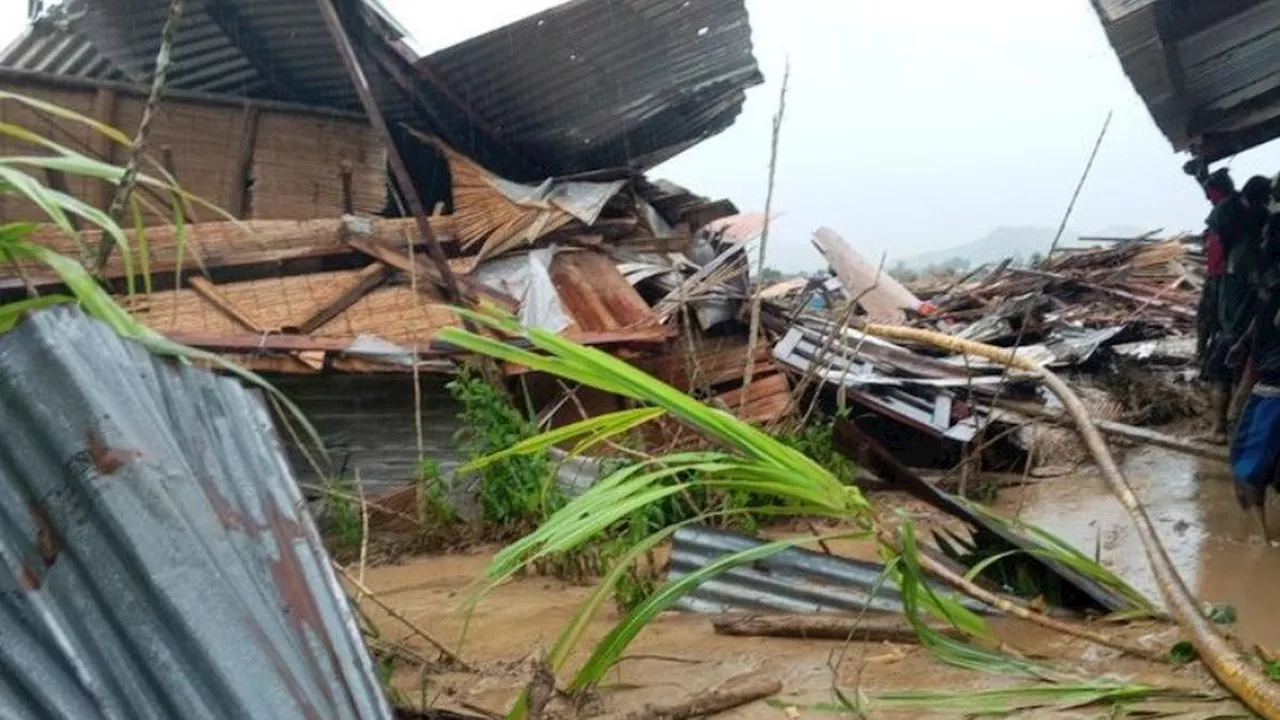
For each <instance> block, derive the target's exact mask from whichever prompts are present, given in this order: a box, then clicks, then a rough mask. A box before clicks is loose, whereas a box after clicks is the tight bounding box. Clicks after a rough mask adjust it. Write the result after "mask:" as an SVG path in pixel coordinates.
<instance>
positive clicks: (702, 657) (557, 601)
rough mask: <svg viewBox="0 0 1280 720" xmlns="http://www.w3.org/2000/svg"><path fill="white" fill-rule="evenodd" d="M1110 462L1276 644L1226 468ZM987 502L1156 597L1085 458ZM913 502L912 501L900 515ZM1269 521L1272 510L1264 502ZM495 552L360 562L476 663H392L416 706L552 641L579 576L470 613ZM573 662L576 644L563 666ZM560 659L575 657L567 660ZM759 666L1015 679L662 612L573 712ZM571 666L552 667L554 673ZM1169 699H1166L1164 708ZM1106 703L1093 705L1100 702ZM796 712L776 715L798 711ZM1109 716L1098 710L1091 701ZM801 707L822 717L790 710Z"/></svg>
mask: <svg viewBox="0 0 1280 720" xmlns="http://www.w3.org/2000/svg"><path fill="white" fill-rule="evenodd" d="M1121 460H1122V462H1121V464H1122V469H1123V470H1124V472H1125V475H1126V477H1128V478H1129V480H1130V482H1131V483H1132V485H1133V486H1134V489H1135V491H1136V492H1137V493H1138V495H1139V497H1140V498H1141V500H1142V501H1143V502H1144V504H1145V505H1146V507H1147V511H1148V513H1150V515H1151V518H1152V520H1153V521H1154V522H1155V524H1156V526H1157V528H1158V532H1159V534H1160V537H1161V539H1162V540H1163V541H1164V543H1165V546H1166V548H1167V549H1168V551H1169V553H1170V555H1171V556H1172V558H1173V560H1174V562H1175V564H1176V565H1177V568H1178V570H1179V571H1180V573H1181V574H1182V576H1183V578H1184V579H1185V580H1186V582H1187V583H1188V585H1189V587H1190V588H1191V589H1192V591H1193V592H1194V593H1195V594H1196V595H1197V597H1199V598H1201V599H1202V600H1205V601H1210V602H1225V603H1230V604H1232V605H1234V606H1235V607H1236V609H1237V611H1238V615H1239V623H1238V624H1237V625H1236V626H1235V627H1234V628H1232V634H1234V635H1236V636H1237V637H1238V638H1240V639H1241V640H1243V641H1244V642H1246V643H1247V644H1254V643H1258V644H1261V645H1263V646H1264V647H1266V648H1268V649H1275V648H1280V613H1277V612H1276V611H1275V606H1274V603H1275V602H1276V598H1277V597H1280V594H1278V593H1277V590H1280V587H1278V586H1280V548H1267V547H1264V546H1263V543H1262V538H1261V534H1260V532H1259V530H1258V528H1257V527H1256V522H1255V520H1254V519H1253V518H1252V517H1248V516H1246V515H1245V514H1244V513H1242V512H1240V510H1239V509H1238V508H1237V506H1236V504H1235V498H1234V494H1233V491H1232V487H1231V479H1230V477H1229V475H1228V474H1227V471H1226V468H1225V467H1224V466H1223V465H1222V464H1220V463H1213V462H1209V461H1198V460H1195V459H1191V458H1187V457H1184V456H1181V455H1177V454H1173V453H1169V452H1166V451H1161V450H1148V449H1143V450H1132V451H1129V452H1128V453H1127V454H1125V455H1124V456H1123V457H1122V458H1121ZM873 500H874V501H875V502H877V503H899V504H901V503H902V502H904V500H903V499H902V498H901V497H898V496H896V495H891V496H873ZM997 504H998V506H999V508H1000V509H1001V510H1003V511H1005V512H1006V513H1010V514H1014V513H1017V514H1020V515H1021V517H1023V518H1024V519H1026V520H1028V521H1030V522H1034V523H1036V524H1038V525H1040V526H1042V527H1044V528H1046V529H1048V530H1050V531H1052V532H1054V533H1055V534H1057V535H1059V536H1061V537H1063V538H1065V539H1067V540H1069V541H1070V542H1072V543H1074V544H1075V545H1076V546H1077V547H1079V548H1080V549H1081V550H1082V551H1084V552H1086V553H1088V554H1090V555H1092V554H1094V553H1095V552H1096V553H1097V554H1098V555H1099V556H1100V557H1101V559H1102V561H1103V562H1104V563H1105V564H1107V565H1108V566H1110V567H1112V568H1114V569H1115V570H1117V571H1118V572H1119V573H1120V574H1121V575H1123V576H1124V577H1126V578H1128V579H1129V580H1130V582H1131V583H1132V584H1133V585H1134V586H1135V587H1137V588H1138V589H1139V590H1141V591H1143V592H1144V593H1147V594H1148V595H1149V596H1151V597H1152V598H1153V599H1155V600H1157V601H1159V597H1158V595H1157V593H1156V590H1155V586H1154V581H1153V579H1152V575H1151V572H1150V569H1149V567H1148V565H1147V561H1146V557H1145V555H1144V553H1143V550H1142V546H1141V544H1140V542H1139V541H1138V537H1137V534H1136V533H1135V532H1134V531H1133V530H1132V528H1131V527H1130V525H1129V521H1128V518H1127V516H1126V515H1125V513H1124V510H1123V509H1122V508H1121V507H1120V505H1119V503H1118V502H1117V501H1116V500H1115V498H1113V497H1112V495H1111V494H1110V492H1108V490H1107V489H1106V487H1105V485H1104V484H1103V481H1102V479H1101V477H1100V476H1099V475H1098V474H1097V473H1096V472H1095V471H1093V470H1091V469H1087V468H1086V469H1082V470H1080V471H1078V472H1075V473H1072V474H1068V475H1062V476H1059V477H1053V478H1044V479H1040V480H1036V481H1035V482H1034V483H1032V484H1030V485H1026V486H1023V487H1019V488H1014V489H1011V490H1006V491H1004V492H1003V494H1002V495H1001V497H1000V499H999V501H998V503H997ZM917 510H919V511H920V512H922V513H924V512H926V511H924V510H923V508H912V512H916V511H917ZM1271 511H1272V513H1273V514H1274V515H1275V517H1276V521H1275V525H1276V526H1278V527H1280V507H1274V506H1273V507H1272V508H1271ZM493 550H494V548H483V549H478V550H476V551H473V552H471V553H467V554H460V555H447V556H440V557H428V558H416V559H412V560H409V561H406V562H404V563H401V564H397V565H388V566H383V567H375V568H370V569H368V572H367V576H366V582H367V583H368V585H369V586H370V587H372V588H373V589H374V591H375V592H377V593H378V596H379V598H380V599H381V600H382V601H383V602H385V603H387V604H389V605H391V606H392V607H394V608H396V609H397V610H398V611H399V612H400V613H403V614H404V615H405V617H407V618H408V619H410V620H411V621H412V622H413V623H415V624H416V625H418V626H420V627H421V628H423V629H425V630H426V631H427V632H429V633H431V634H433V635H435V636H436V637H438V638H439V639H441V640H443V641H445V642H446V643H447V644H449V645H450V646H454V647H457V648H459V650H460V653H461V654H462V656H463V657H464V658H465V659H466V660H467V661H468V662H470V663H472V664H473V665H474V669H475V671H474V672H470V673H463V672H442V671H431V672H426V673H424V672H421V671H419V670H418V669H415V668H414V667H412V666H410V665H403V664H402V665H400V666H398V669H397V671H396V674H395V684H396V685H397V686H398V687H400V688H401V689H403V690H404V692H405V693H406V696H407V697H409V698H410V699H411V700H412V701H413V702H414V703H415V704H426V705H431V706H435V707H446V708H452V709H455V710H463V711H468V710H470V711H471V712H472V713H474V712H476V708H482V709H484V710H486V711H493V712H501V711H503V710H505V709H506V708H507V707H508V705H509V704H510V703H511V701H512V700H513V699H514V697H515V696H516V693H517V692H518V691H519V690H520V688H522V687H523V686H524V684H525V683H526V682H527V681H528V679H529V677H530V675H531V668H532V665H531V660H532V659H533V658H536V657H538V656H539V654H540V653H541V652H543V651H544V650H545V649H546V648H548V647H549V646H550V645H551V643H552V642H554V640H555V637H556V635H557V633H558V632H559V630H560V629H561V628H562V627H563V626H564V625H565V623H567V622H568V621H569V619H570V617H571V615H572V613H573V609H574V607H575V606H576V605H577V604H578V602H580V601H581V600H582V599H583V598H584V597H586V595H587V593H588V592H589V588H586V587H582V586H577V585H572V584H566V583H563V582H560V581H556V580H551V579H547V578H525V579H520V580H516V581H513V582H511V583H508V584H506V585H504V586H503V587H501V588H499V589H498V590H497V591H496V592H495V593H494V594H493V595H492V596H491V597H489V598H488V599H487V600H485V601H484V602H482V603H481V604H480V606H479V607H478V609H477V610H476V611H475V613H474V615H472V616H471V618H470V623H469V624H468V623H467V622H466V617H465V615H464V613H463V612H461V610H460V608H461V606H462V601H463V598H464V596H465V593H466V590H467V588H468V586H469V585H470V583H472V582H473V581H474V580H475V579H476V578H477V577H479V576H480V575H481V573H482V572H483V570H484V567H485V566H486V564H487V563H488V562H489V560H490V559H491V557H492V552H493ZM836 551H837V552H839V553H841V554H852V555H855V556H867V557H870V556H873V551H872V549H871V548H870V547H862V546H860V545H858V544H857V543H850V544H848V546H847V547H846V546H844V545H842V546H841V547H839V548H838V549H837V550H836ZM364 607H365V609H366V611H367V612H368V614H369V615H370V617H372V618H374V620H375V621H376V622H377V624H378V626H379V627H380V628H381V629H382V631H383V632H384V637H386V638H388V639H391V640H393V641H398V642H403V643H405V644H406V645H408V646H411V647H413V648H415V649H417V650H419V651H422V652H424V653H426V654H429V652H428V648H427V646H426V644H425V643H424V641H423V640H422V639H421V638H420V637H415V636H413V635H412V633H410V632H409V631H408V630H407V629H406V628H404V627H403V626H402V625H400V624H399V623H397V622H395V621H394V620H392V619H391V618H390V617H388V615H387V614H386V613H385V612H383V611H382V610H381V609H379V608H378V607H375V606H374V605H372V604H370V603H368V602H365V603H364ZM617 619H618V615H617V613H616V611H615V610H614V609H613V607H612V606H609V607H607V608H606V609H605V610H603V611H602V612H601V614H600V617H598V618H597V620H596V621H595V622H594V623H592V624H591V626H590V627H589V628H588V631H587V637H586V641H587V644H588V645H590V644H591V643H592V642H594V641H596V640H598V639H600V638H601V637H603V635H604V634H605V633H606V632H607V631H608V629H609V628H610V627H611V626H612V624H613V623H615V622H616V621H617ZM992 626H993V629H994V630H995V631H996V633H997V634H998V635H999V636H1000V637H1001V638H1002V639H1003V640H1005V641H1006V642H1008V643H1010V644H1011V645H1012V646H1013V647H1017V648H1020V649H1022V650H1023V651H1025V652H1029V653H1032V654H1034V655H1037V656H1041V657H1044V658H1048V659H1051V660H1052V662H1053V663H1054V664H1055V667H1060V668H1066V669H1069V670H1070V671H1071V672H1072V673H1077V674H1079V675H1080V676H1081V677H1089V678H1097V677H1102V676H1108V677H1113V678H1122V679H1125V680H1132V681H1141V682H1147V683H1151V684H1153V685H1158V686H1160V687H1178V688H1186V689H1197V690H1213V689H1214V685H1213V683H1212V681H1211V679H1210V678H1208V676H1207V675H1206V674H1205V672H1204V670H1203V668H1201V667H1200V666H1199V665H1198V664H1193V665H1190V666H1185V667H1182V668H1176V669H1175V668H1171V667H1170V666H1168V665H1163V664H1154V663H1151V662H1149V661H1142V660H1133V659H1129V658H1124V657H1121V656H1119V654H1118V653H1116V652H1115V651H1112V650H1108V649H1104V648H1098V647H1093V646H1091V645H1089V644H1087V643H1083V642H1080V641H1075V640H1071V639H1069V638H1066V637H1063V636H1059V635H1055V634H1053V633H1047V632H1045V631H1043V630H1041V629H1040V628H1038V627H1034V626H1028V625H1025V624H1021V623H1019V622H1017V621H1014V620H1010V619H993V620H992ZM1116 632H1118V633H1121V634H1123V635H1125V636H1127V637H1128V638H1129V639H1130V640H1131V641H1133V642H1137V643H1139V644H1144V645H1147V646H1148V647H1155V648H1160V649H1161V650H1162V651H1163V649H1164V648H1167V647H1169V646H1171V645H1172V644H1173V643H1174V642H1176V641H1177V640H1178V639H1179V638H1178V633H1177V630H1176V628H1172V627H1169V626H1165V625H1160V624H1154V623H1147V624H1136V625H1133V626H1130V627H1126V628H1123V629H1117V630H1116ZM583 658H584V656H583V655H582V654H579V655H577V656H576V658H575V660H574V661H573V663H571V665H572V664H574V663H579V662H581V660H582V659H583ZM570 669H572V668H570ZM749 671H760V672H763V673H766V674H769V675H770V676H772V677H776V678H777V679H779V680H780V681H782V682H783V683H784V686H785V691H784V696H783V698H784V699H785V701H786V702H787V703H788V704H792V703H794V707H799V708H804V707H805V706H806V705H812V704H815V703H825V702H830V701H831V700H832V697H833V696H832V691H831V687H832V684H833V683H835V684H838V685H839V686H841V687H844V688H853V687H861V688H863V689H865V690H868V691H874V690H886V689H920V688H933V689H944V690H965V689H968V690H975V689H991V688H999V687H1007V686H1010V685H1017V684H1022V683H1025V682H1026V679H1019V678H1016V677H1003V676H992V675H986V674H981V673H975V672H968V671H963V670H958V669H956V668H954V667H950V666H946V665H942V664H941V663H939V662H938V661H937V660H936V659H934V658H933V657H932V656H931V655H930V653H929V652H928V651H926V650H924V649H922V648H920V647H919V646H916V645H888V644H872V645H868V644H857V643H854V644H852V645H850V646H848V647H844V646H843V644H842V643H839V642H827V641H814V640H785V639H763V638H736V637H721V636H717V635H716V634H715V633H714V632H713V631H712V628H711V624H710V622H709V621H708V620H707V618H706V617H704V616H698V615H689V614H678V613H668V614H666V615H663V616H661V617H660V618H659V619H658V620H656V621H655V622H654V623H652V625H650V626H649V627H648V628H646V629H645V630H644V631H643V632H642V633H641V634H640V636H639V637H638V638H637V640H636V642H635V643H634V645H633V646H632V648H631V651H630V654H629V657H628V659H627V660H626V661H625V662H623V663H622V664H621V665H619V666H618V667H617V668H616V669H615V671H614V672H613V673H612V674H611V676H610V679H609V682H608V683H607V685H606V687H605V688H603V692H602V693H601V694H600V696H599V697H598V698H596V701H595V702H596V703H597V705H596V706H594V707H592V708H589V709H588V711H584V713H585V714H581V716H584V717H586V716H591V715H592V714H595V713H598V712H609V713H614V712H625V711H628V710H633V709H636V708H640V707H643V706H644V705H645V704H647V703H670V702H674V701H675V700H678V699H681V698H683V697H685V696H686V695H687V694H689V693H693V692H697V691H699V690H706V689H708V688H711V687H713V686H715V685H717V684H718V683H720V682H722V681H724V680H726V679H728V678H732V677H735V676H738V675H741V674H742V673H744V672H749ZM567 677H568V673H562V680H563V679H565V678H567ZM1166 709H1169V708H1166ZM1104 710H1105V709H1104ZM1224 710H1225V711H1235V710H1238V706H1235V705H1234V704H1233V703H1225V704H1224V703H1214V704H1211V705H1210V706H1208V707H1206V706H1205V705H1204V704H1203V703H1197V704H1196V705H1195V707H1189V708H1186V711H1187V714H1186V715H1178V716H1184V717H1206V716H1209V715H1213V714H1214V713H1216V712H1222V711H1224ZM795 714H796V711H792V712H789V713H787V714H786V715H787V716H795ZM1103 714H1104V715H1105V712H1104V713H1103ZM800 715H802V716H805V717H833V716H832V715H829V714H824V713H813V712H800ZM1175 715H1176V713H1175ZM780 716H783V715H782V711H781V710H780V709H778V708H777V707H775V706H770V705H768V704H764V703H755V704H753V705H751V706H748V707H745V708H742V709H739V710H737V711H734V712H733V713H730V714H728V715H727V717H744V718H745V717H750V718H755V717H760V718H766V717H767V718H777V717H780ZM871 716H872V717H946V716H947V715H946V714H945V713H936V712H930V711H923V710H914V711H904V710H894V711H879V712H874V713H872V714H871ZM1023 716H1024V717H1046V716H1052V717H1099V708H1092V709H1090V710H1089V711H1083V710H1081V711H1079V712H1076V711H1072V712H1065V713H1063V712H1054V713H1052V714H1050V713H1047V712H1046V711H1045V710H1043V709H1042V710H1038V711H1033V712H1030V713H1024V714H1023Z"/></svg>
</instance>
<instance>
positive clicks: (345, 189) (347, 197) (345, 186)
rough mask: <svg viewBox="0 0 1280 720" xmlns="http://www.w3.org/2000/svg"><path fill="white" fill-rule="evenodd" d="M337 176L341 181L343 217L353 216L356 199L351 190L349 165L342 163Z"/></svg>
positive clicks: (350, 169)
mask: <svg viewBox="0 0 1280 720" xmlns="http://www.w3.org/2000/svg"><path fill="white" fill-rule="evenodd" d="M338 174H339V175H340V176H341V179H342V212H343V214H345V215H354V214H355V212H356V199H355V192H354V191H353V190H352V188H351V184H352V177H351V174H352V168H351V163H349V162H343V163H342V167H341V168H339V170H338Z"/></svg>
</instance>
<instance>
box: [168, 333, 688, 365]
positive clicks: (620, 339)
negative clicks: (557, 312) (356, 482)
mask: <svg viewBox="0 0 1280 720" xmlns="http://www.w3.org/2000/svg"><path fill="white" fill-rule="evenodd" d="M165 335H166V336H167V337H168V338H169V339H170V340H173V341H174V342H177V343H182V344H183V345H188V346H190V347H195V348H202V349H205V350H214V351H217V352H226V353H253V352H264V351H265V352H287V353H300V352H325V353H344V352H346V351H347V349H348V348H350V347H351V345H352V343H354V342H355V341H356V338H331V337H314V336H309V335H282V334H276V333H269V334H258V335H250V334H246V335H214V334H211V333H198V332H180V331H179V332H169V333H165ZM565 337H566V338H568V339H570V340H573V341H574V342H576V343H578V344H580V345H593V346H596V345H603V346H629V345H638V346H639V345H661V344H665V343H666V342H667V341H668V340H669V339H670V335H669V334H668V333H667V332H665V331H664V329H662V328H646V329H644V330H619V331H616V332H607V333H582V332H569V333H565ZM515 344H516V345H518V346H527V343H515ZM406 352H409V350H408V349H406ZM463 354H465V353H464V351H462V350H461V349H460V348H456V347H453V346H450V345H448V344H446V343H441V342H438V341H431V342H429V343H427V344H426V345H422V344H419V346H418V356H419V357H422V358H432V357H435V358H441V357H455V356H459V355H463Z"/></svg>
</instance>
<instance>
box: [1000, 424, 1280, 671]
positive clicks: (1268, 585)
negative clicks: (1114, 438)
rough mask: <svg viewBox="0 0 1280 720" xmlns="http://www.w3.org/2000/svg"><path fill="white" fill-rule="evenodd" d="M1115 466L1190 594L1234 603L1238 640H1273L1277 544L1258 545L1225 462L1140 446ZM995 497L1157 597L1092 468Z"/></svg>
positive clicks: (1121, 514) (1118, 510)
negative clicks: (1146, 516)
mask: <svg viewBox="0 0 1280 720" xmlns="http://www.w3.org/2000/svg"><path fill="white" fill-rule="evenodd" d="M1121 470H1122V471H1123V473H1124V475H1125V478H1127V479H1128V480H1129V483H1130V485H1132V486H1133V489H1134V492H1135V493H1136V494H1137V496H1138V498H1139V499H1140V500H1141V501H1142V503H1143V505H1144V507H1145V508H1146V510H1147V514H1148V515H1149V516H1150V517H1151V520H1152V522H1153V523H1154V524H1155V526H1156V532H1157V533H1158V534H1159V536H1160V540H1161V542H1162V543H1163V544H1164V546H1165V549H1166V550H1167V551H1168V553H1169V557H1170V558H1172V560H1173V562H1174V565H1175V567H1177V569H1178V572H1179V574H1180V575H1181V576H1182V578H1183V581H1184V582H1186V584H1187V587H1188V588H1189V589H1190V590H1191V592H1192V594H1194V595H1195V596H1196V597H1197V598H1199V599H1200V600H1201V601H1205V602H1220V603H1221V602H1225V603H1230V604H1231V605H1234V606H1235V608H1236V610H1237V613H1238V615H1239V622H1238V624H1237V625H1236V627H1235V628H1234V634H1235V635H1237V636H1238V637H1239V638H1240V639H1241V640H1243V641H1244V642H1246V643H1247V644H1249V645H1252V644H1254V643H1259V644H1262V645H1263V646H1264V647H1266V648H1268V649H1272V648H1280V548H1270V547H1266V546H1265V545H1264V543H1263V540H1262V533H1261V530H1260V529H1259V528H1258V523H1257V520H1256V519H1255V518H1254V517H1253V516H1251V515H1246V514H1245V513H1243V512H1241V510H1240V508H1239V507H1238V506H1237V505H1236V500H1235V494H1234V491H1233V490H1232V485H1231V475H1230V473H1229V472H1228V470H1227V467H1226V465H1225V464H1223V463H1220V462H1214V461H1211V460H1199V459H1196V458H1190V457H1187V456H1185V455H1180V454H1176V453H1172V452H1168V451H1165V450H1159V449H1146V448H1144V449H1140V450H1132V451H1130V452H1129V453H1128V454H1127V455H1126V456H1125V457H1124V458H1122V462H1121ZM1270 500H1271V502H1270V503H1268V512H1269V516H1270V518H1271V526H1272V532H1273V533H1276V534H1277V535H1280V507H1277V505H1280V503H1277V502H1276V501H1275V497H1274V495H1272V497H1271V498H1270ZM1000 506H1001V509H1002V510H1004V511H1005V512H1007V513H1010V514H1013V513H1018V512H1019V510H1020V516H1021V517H1022V518H1023V519H1024V520H1027V521H1028V522H1032V523H1035V524H1037V525H1039V526H1041V527H1043V528H1045V529H1046V530H1049V531H1051V532H1053V533H1055V534H1057V535H1058V536H1059V537H1062V538H1063V539H1066V540H1068V541H1070V542H1071V543H1072V544H1073V545H1075V546H1076V547H1077V548H1079V549H1080V550H1081V551H1083V552H1085V553H1086V554H1089V555H1091V556H1092V555H1094V554H1095V553H1097V554H1098V555H1099V556H1100V557H1101V559H1102V562H1103V563H1104V564H1105V565H1107V566H1108V567H1110V568H1112V569H1113V570H1115V571H1117V572H1118V573H1119V574H1120V575H1121V576H1122V577H1124V578H1126V579H1127V580H1128V581H1129V582H1130V583H1132V584H1133V585H1134V587H1136V588H1137V589H1139V590H1141V591H1142V592H1143V593H1145V594H1146V595H1147V596H1148V597H1150V598H1152V599H1153V600H1155V601H1157V602H1161V599H1160V596H1159V594H1158V592H1157V591H1156V587H1155V580H1154V578H1153V576H1152V574H1151V568H1150V565H1149V564H1148V563H1147V558H1146V555H1145V553H1144V552H1143V549H1142V543H1141V542H1140V541H1139V539H1138V535H1137V532H1136V531H1135V530H1134V529H1133V526H1132V524H1131V523H1130V522H1129V518H1128V515H1127V514H1126V513H1125V511H1124V508H1122V507H1121V506H1120V503H1119V502H1118V501H1117V500H1116V499H1115V497H1114V496H1113V495H1112V494H1111V492H1110V491H1109V490H1108V489H1107V487H1106V485H1105V482H1104V481H1103V479H1102V477H1101V475H1100V474H1098V473H1097V472H1096V471H1084V472H1081V473H1079V474H1075V475H1069V476H1064V477H1058V478H1052V479H1045V480H1040V481H1038V482H1036V483H1035V484H1033V485H1029V486H1026V487H1024V488H1017V489H1014V490H1010V491H1007V492H1005V493H1004V495H1003V496H1002V498H1001V502H1000Z"/></svg>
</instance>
